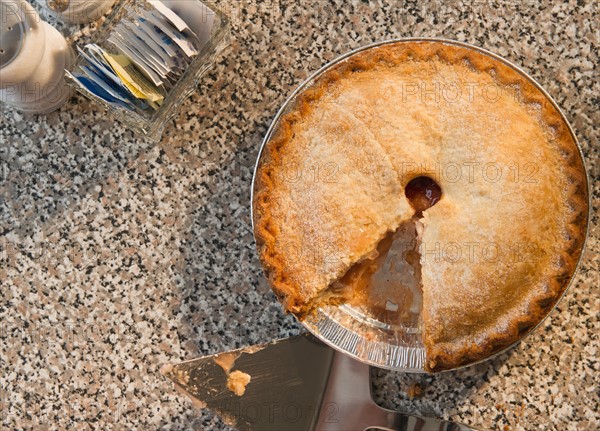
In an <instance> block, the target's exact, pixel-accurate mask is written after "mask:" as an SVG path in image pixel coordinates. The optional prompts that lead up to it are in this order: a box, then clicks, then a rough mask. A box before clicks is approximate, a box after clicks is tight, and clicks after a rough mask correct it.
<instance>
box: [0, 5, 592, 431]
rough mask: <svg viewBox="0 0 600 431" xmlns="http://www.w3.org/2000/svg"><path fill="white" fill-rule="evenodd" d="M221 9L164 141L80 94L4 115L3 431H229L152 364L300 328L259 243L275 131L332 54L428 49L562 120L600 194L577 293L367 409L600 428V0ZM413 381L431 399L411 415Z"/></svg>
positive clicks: (386, 384)
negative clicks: (392, 44)
mask: <svg viewBox="0 0 600 431" xmlns="http://www.w3.org/2000/svg"><path fill="white" fill-rule="evenodd" d="M234 3H235V6H232V5H231V4H234ZM222 6H223V8H224V9H225V10H227V11H228V14H229V15H230V16H231V17H232V20H233V43H232V46H231V48H230V50H229V51H228V53H227V55H226V56H224V57H223V60H222V61H221V62H220V64H218V66H217V67H215V68H214V69H213V70H212V71H211V72H210V74H209V75H208V76H207V77H206V79H204V81H203V82H202V84H201V85H200V87H199V88H198V91H197V93H196V94H195V95H194V96H193V97H192V98H191V99H189V100H188V101H187V102H186V103H185V105H184V107H183V108H182V109H181V114H180V115H179V116H178V117H177V118H176V119H175V120H173V121H172V122H171V123H170V124H169V126H168V127H167V129H166V133H165V135H164V138H163V140H162V142H160V144H157V145H153V144H150V143H147V142H144V141H143V140H140V139H137V138H135V137H134V136H132V134H131V133H129V132H128V131H126V130H125V129H123V128H122V127H121V126H120V125H119V124H117V123H115V122H113V121H111V120H109V119H106V118H105V117H103V116H102V115H101V114H99V113H97V112H94V110H93V108H92V107H91V106H90V104H88V103H87V102H86V100H84V99H83V98H81V97H76V98H74V99H73V100H72V102H71V103H70V104H69V105H68V106H65V107H64V108H63V109H61V110H60V111H58V112H56V113H53V114H51V115H48V116H43V117H26V116H23V115H20V114H18V113H17V112H14V111H13V110H11V109H7V108H5V107H3V109H2V112H1V119H0V121H1V122H0V139H1V145H0V162H1V165H0V168H1V170H2V171H1V174H2V182H1V184H0V252H1V254H0V263H1V266H0V281H1V299H0V319H1V326H0V330H1V332H0V337H1V346H0V348H1V351H0V355H1V356H0V364H1V367H2V371H1V375H0V383H1V389H0V405H1V410H0V421H1V422H0V423H1V425H0V428H2V429H21V428H23V429H69V428H73V429H91V428H94V429H140V430H149V429H172V430H175V429H177V430H183V429H206V430H218V429H227V427H226V426H225V425H224V424H223V423H222V422H221V421H220V419H219V418H217V417H215V416H214V415H212V414H211V413H209V412H208V411H198V410H195V409H193V408H192V406H191V404H190V403H189V402H188V401H187V400H186V399H185V398H184V397H181V396H179V395H177V394H176V393H175V392H174V391H173V388H172V386H171V385H170V384H169V383H168V382H167V381H165V379H164V378H162V377H161V376H160V375H159V373H158V368H159V366H160V364H162V363H164V362H168V361H179V360H184V359H189V358H192V357H196V356H199V355H204V354H209V353H215V352H219V351H222V350H226V349H232V348H236V347H241V346H246V345H249V344H253V343H259V342H265V341H268V340H270V339H273V338H276V337H282V336H286V335H290V334H296V333H298V332H299V331H300V328H299V325H298V324H297V323H296V322H295V321H294V320H293V319H292V318H291V317H290V316H286V315H284V314H283V312H282V311H281V308H280V306H279V304H278V303H277V301H276V299H275V297H274V296H273V295H272V293H271V291H270V290H269V288H268V287H267V285H266V283H265V281H264V279H263V276H262V274H261V270H260V266H259V263H258V261H257V257H256V254H255V251H254V245H253V239H252V232H251V227H250V218H249V185H250V181H251V176H252V168H253V164H254V161H255V157H256V155H257V152H258V148H259V144H260V142H261V139H262V137H263V135H264V134H265V132H266V130H267V127H268V125H269V122H270V119H271V118H272V117H273V116H274V115H275V113H276V111H277V109H278V107H279V106H280V104H281V103H282V102H283V101H284V100H285V98H286V97H287V95H288V94H289V93H290V92H291V91H292V90H293V89H294V87H295V86H296V85H297V84H298V83H300V82H301V81H302V80H303V79H305V78H306V77H307V76H308V75H309V74H310V73H311V72H313V71H315V70H316V69H318V68H319V67H320V66H321V65H323V64H324V63H325V62H327V61H329V60H331V59H333V58H335V57H336V56H338V55H339V54H342V53H344V52H346V51H348V50H350V49H353V48H356V47H359V46H362V45H365V44H368V43H370V42H372V41H379V40H382V39H388V38H393V37H405V36H437V37H447V38H452V39H457V40H461V41H466V42H469V43H473V44H476V45H479V46H481V47H484V48H487V49H489V50H491V51H494V52H496V53H498V54H500V55H502V56H504V57H506V58H508V59H509V60H511V61H513V62H515V63H516V64H518V65H520V66H522V67H523V68H524V69H525V70H526V71H527V72H529V73H530V74H531V75H532V76H533V77H534V78H535V79H537V80H538V81H539V82H540V83H541V84H542V85H543V86H544V87H545V88H546V89H547V90H548V92H549V93H550V94H551V95H552V96H553V97H554V98H555V99H556V100H557V102H558V103H559V105H560V106H562V108H563V109H564V111H565V113H566V115H567V117H568V118H569V119H570V121H571V122H572V125H573V127H574V129H575V132H576V134H577V136H578V138H579V140H580V142H581V145H582V147H583V149H584V153H585V155H586V158H587V164H588V168H589V170H590V173H591V177H592V178H593V179H595V180H593V181H592V183H593V192H594V197H595V201H594V203H595V207H594V211H593V214H594V215H593V220H592V234H591V238H590V240H589V242H588V247H587V251H586V253H585V256H584V259H583V265H582V267H581V270H580V271H579V273H578V275H577V277H576V280H575V283H574V285H573V286H572V288H571V290H570V291H569V293H568V294H567V295H566V297H565V298H564V300H563V302H562V303H561V304H560V306H559V307H558V309H556V310H555V311H554V312H552V314H551V316H550V318H549V319H548V320H547V321H546V322H545V324H544V325H543V327H540V328H539V329H538V330H537V331H536V332H535V334H534V335H532V336H531V337H530V338H528V339H527V340H526V341H525V342H522V343H521V344H520V345H518V346H517V347H515V348H513V349H512V350H510V351H509V352H508V353H506V354H503V355H501V356H500V357H498V358H496V359H494V360H492V361H489V362H486V363H483V364H480V365H477V366H474V367H471V368H467V369H464V370H461V371H456V372H450V373H444V374H440V375H435V376H425V375H423V376H419V375H405V374H401V373H394V372H387V371H376V372H375V376H374V380H375V391H374V392H375V396H376V399H377V401H378V402H379V403H380V404H382V405H383V406H386V407H389V408H394V409H402V410H405V411H409V412H415V413H422V414H426V415H431V416H436V417H441V418H450V419H454V420H459V421H462V422H465V423H467V424H473V425H476V426H479V427H481V428H485V429H499V430H504V429H515V430H534V429H539V430H550V429H556V430H561V431H562V430H577V431H585V430H590V431H591V430H597V429H600V413H599V412H600V405H599V390H600V389H599V374H598V373H599V368H600V363H599V359H598V355H599V352H598V347H599V342H598V337H599V327H600V324H599V319H598V317H599V316H598V314H599V309H600V300H599V297H598V287H599V286H600V282H599V273H598V266H599V261H600V257H599V234H600V232H599V230H598V227H597V226H598V198H599V193H600V184H599V183H598V177H599V175H600V167H599V164H598V151H599V148H598V143H599V138H600V136H599V135H600V133H599V130H598V127H597V126H598V124H599V123H600V114H599V112H600V109H599V100H598V94H600V85H599V82H600V77H599V76H598V73H597V71H595V67H597V65H598V63H599V58H598V49H599V41H598V34H599V28H598V27H599V25H598V14H599V13H600V10H598V9H599V8H598V3H597V2H593V1H579V2H576V1H571V2H568V3H565V4H560V5H559V4H557V5H554V4H553V3H552V2H542V3H538V2H536V1H526V2H520V1H518V2H517V1H514V2H502V1H501V2H487V1H477V2H470V1H469V2H455V1H451V2H444V3H443V4H442V3H441V2H413V1H403V2H402V1H399V2H379V1H377V2H360V1H345V0H336V1H333V2H325V1H322V2H310V1H302V2H288V1H283V0H268V1H264V2H262V1H261V2H256V1H253V2H250V1H249V0H242V1H241V2H239V3H238V2H223V3H222ZM413 383H419V384H420V386H421V387H422V388H423V394H422V396H421V397H420V398H415V399H412V400H411V399H410V398H409V396H408V394H407V390H408V388H409V386H410V385H411V384H413Z"/></svg>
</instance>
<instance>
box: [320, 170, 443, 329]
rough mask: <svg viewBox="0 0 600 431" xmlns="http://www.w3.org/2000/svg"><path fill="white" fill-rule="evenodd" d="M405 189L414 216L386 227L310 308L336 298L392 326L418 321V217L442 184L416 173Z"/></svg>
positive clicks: (433, 200) (436, 197)
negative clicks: (373, 244) (371, 247)
mask: <svg viewBox="0 0 600 431" xmlns="http://www.w3.org/2000/svg"><path fill="white" fill-rule="evenodd" d="M405 194H406V197H407V198H408V200H409V201H410V203H411V205H412V207H413V208H414V210H415V213H414V216H413V217H412V218H410V219H409V220H406V221H403V222H401V223H400V225H399V226H398V228H397V229H396V230H393V231H389V232H387V233H386V234H385V236H384V237H383V238H382V239H381V240H380V241H379V242H378V243H377V246H376V248H375V249H374V250H373V251H372V253H370V254H369V255H367V256H366V257H365V258H364V259H362V260H360V261H359V262H356V263H355V264H354V265H352V266H351V267H350V268H349V269H348V271H347V272H346V273H345V274H344V275H343V276H341V277H340V278H339V279H337V280H335V281H334V282H333V283H331V284H330V285H329V287H328V288H327V289H326V290H324V291H323V292H322V293H321V294H320V295H319V296H318V297H317V298H315V300H314V301H313V303H312V305H311V308H313V309H314V308H317V307H319V306H320V305H326V304H331V303H332V302H340V303H347V304H350V305H354V306H357V307H361V308H363V309H365V311H366V312H367V313H368V314H369V316H370V317H372V318H375V319H377V320H379V321H381V322H385V323H387V324H390V325H394V326H400V327H412V326H414V325H415V323H416V322H418V321H419V316H420V315H421V307H422V292H421V262H420V260H421V254H420V252H419V246H420V241H421V233H422V230H423V225H422V224H421V222H420V221H419V219H421V218H422V217H423V212H424V211H426V210H427V209H428V208H431V207H432V206H434V205H435V204H436V203H437V202H438V201H439V200H440V198H441V197H442V190H441V188H440V186H439V185H438V184H437V183H436V182H435V180H433V179H432V178H429V177H427V176H419V177H416V178H413V179H412V180H411V181H409V182H408V184H407V185H406V189H405Z"/></svg>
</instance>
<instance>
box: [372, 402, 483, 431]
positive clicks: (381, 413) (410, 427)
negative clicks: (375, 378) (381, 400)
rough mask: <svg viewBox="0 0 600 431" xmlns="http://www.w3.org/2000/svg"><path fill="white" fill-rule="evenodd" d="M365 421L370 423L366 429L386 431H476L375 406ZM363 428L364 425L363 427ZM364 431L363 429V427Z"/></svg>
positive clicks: (451, 423)
mask: <svg viewBox="0 0 600 431" xmlns="http://www.w3.org/2000/svg"><path fill="white" fill-rule="evenodd" d="M365 423H369V424H370V425H368V426H366V427H365V428H363V429H364V430H385V431H475V430H476V429H475V428H471V427H468V426H466V425H462V424H459V423H455V422H448V421H444V420H440V419H433V418H426V417H420V416H412V415H408V414H404V413H399V412H395V411H391V410H386V409H383V408H381V407H379V406H375V407H374V408H373V410H372V411H371V412H368V413H367V417H365ZM361 428H362V427H361ZM361 431H362V429H361Z"/></svg>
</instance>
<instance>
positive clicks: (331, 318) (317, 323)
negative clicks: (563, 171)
mask: <svg viewBox="0 0 600 431" xmlns="http://www.w3.org/2000/svg"><path fill="white" fill-rule="evenodd" d="M404 42H435V43H440V44H444V45H453V46H458V47H462V48H466V49H469V50H472V51H475V52H478V53H481V54H484V55H486V56H488V57H490V58H492V59H493V60H496V61H499V62H502V63H504V64H505V65H507V66H508V67H510V68H511V69H513V70H514V71H515V72H517V73H518V74H519V75H521V76H523V77H524V78H525V79H527V80H528V81H529V82H530V83H531V84H533V85H534V86H535V87H536V88H537V89H538V90H539V91H540V93H541V94H542V95H544V97H545V98H546V99H547V101H548V102H549V103H550V104H551V105H552V106H553V107H554V108H555V109H556V112H558V113H560V115H561V117H562V119H563V121H564V123H565V124H566V126H567V127H568V129H569V132H570V134H571V136H572V137H573V140H574V142H575V143H576V146H577V148H578V153H579V158H580V161H581V164H582V167H583V169H584V171H585V172H586V176H585V181H586V187H585V188H586V192H587V201H586V203H587V205H588V214H587V223H586V226H585V232H584V241H583V244H582V251H581V254H580V256H579V259H578V261H577V265H576V267H575V270H574V271H573V274H571V278H570V280H569V283H568V284H567V287H566V288H565V290H564V292H563V294H562V295H561V297H560V298H559V299H558V300H557V301H556V303H555V304H554V306H553V308H552V310H554V308H556V306H557V305H558V304H559V303H560V301H561V300H562V298H564V295H565V294H566V292H567V291H568V290H569V288H570V287H571V285H572V284H573V280H574V278H575V274H576V273H577V271H578V270H579V267H580V265H581V259H582V256H583V250H584V249H585V243H586V242H587V236H588V232H589V223H590V215H591V214H590V211H591V205H590V202H589V199H590V195H591V194H590V189H589V184H590V181H589V178H588V176H587V169H586V167H585V162H584V157H583V153H582V151H581V146H580V145H579V142H578V141H577V137H576V136H575V133H574V132H573V129H572V127H571V125H570V124H569V122H568V121H567V118H566V117H565V115H564V113H563V112H562V110H561V109H560V107H559V106H558V105H557V104H556V102H555V101H554V100H553V99H552V97H551V96H550V95H549V94H548V93H547V92H546V91H545V90H544V89H543V88H542V86H541V85H540V84H539V83H537V82H536V81H535V80H534V79H533V78H532V77H531V76H529V75H528V74H527V73H526V72H524V71H523V70H522V69H520V68H519V67H518V66H516V65H514V64H512V63H511V62H509V61H508V60H506V59H504V58H502V57H500V56H498V55H496V54H494V53H492V52H490V51H487V50H485V49H482V48H479V47H477V46H473V45H470V44H466V43H463V42H457V41H453V40H449V39H441V38H403V39H390V40H386V41H382V42H377V43H373V44H370V45H367V46H364V47H361V48H358V49H356V50H353V51H350V52H347V53H346V54H343V55H341V56H340V57H338V58H336V59H335V60H333V61H331V62H330V63H328V64H326V65H325V66H323V67H322V68H321V69H319V70H317V71H316V72H315V73H314V74H312V75H311V76H310V77H309V78H308V79H306V80H305V81H304V82H303V83H302V84H300V85H299V86H298V87H297V88H296V89H295V90H294V92H293V93H292V94H291V95H290V96H289V97H288V99H287V100H286V101H285V102H284V104H283V105H282V107H281V108H280V110H279V111H278V113H277V114H276V115H275V118H274V119H273V121H272V123H271V126H270V127H269V129H268V131H267V133H266V135H265V138H264V140H263V142H262V144H261V147H260V150H259V154H258V157H257V161H256V165H255V169H254V176H253V181H252V189H251V216H252V225H253V229H254V193H255V191H256V187H257V172H258V170H259V168H260V166H261V163H262V162H263V160H264V159H265V157H263V155H264V154H265V152H264V149H265V147H266V146H267V145H268V143H269V142H270V140H271V138H272V137H273V135H274V133H275V132H276V131H277V129H278V126H279V123H280V120H281V118H282V117H283V116H284V115H285V114H287V113H288V112H289V111H290V110H291V109H293V108H294V106H295V102H296V99H297V97H298V96H299V95H300V94H302V93H303V92H304V91H305V90H307V89H310V88H311V86H312V85H313V84H314V83H315V81H316V80H317V79H318V78H320V77H321V76H322V75H323V74H325V73H326V72H328V71H329V70H330V69H332V68H334V67H335V66H337V65H338V64H340V63H342V62H344V61H345V60H347V59H349V58H350V57H352V56H354V55H355V54H357V53H360V52H363V51H366V50H369V49H373V48H377V47H380V46H383V45H388V44H397V43H404ZM255 242H256V232H255ZM552 310H550V311H549V312H548V313H547V314H546V316H544V318H543V319H541V320H540V321H539V322H538V323H537V325H535V326H534V327H532V328H531V329H529V330H528V331H527V332H526V333H524V334H522V336H521V337H520V338H519V339H517V340H516V341H515V342H513V343H512V344H510V345H508V346H506V347H505V348H503V349H501V350H500V351H498V352H495V353H493V354H492V355H490V356H488V357H486V358H484V359H481V360H479V361H474V362H471V363H468V364H465V365H462V366H460V367H457V368H453V369H452V370H456V369H460V368H465V367H469V366H472V365H475V364H478V363H481V362H484V361H487V360H489V359H492V358H494V357H497V356H499V355H501V354H502V353H504V352H506V351H507V350H510V349H511V348H513V347H514V346H515V345H516V344H518V343H519V342H520V341H522V340H523V339H524V338H525V337H527V336H528V335H529V334H531V333H532V332H533V331H535V329H536V328H538V327H539V326H540V325H541V324H542V323H543V322H544V320H546V318H547V317H548V315H549V314H550V312H551V311H552ZM300 323H301V324H302V325H303V326H304V327H305V328H306V329H308V330H309V331H310V332H311V333H312V334H313V335H314V336H315V337H317V338H318V339H320V340H321V341H323V342H324V343H326V344H327V345H329V346H331V347H333V348H334V349H336V350H338V351H340V352H342V353H344V354H346V355H348V356H350V357H352V358H354V359H356V360H358V361H360V362H363V363H366V364H369V365H372V366H375V367H378V368H384V369H389V370H395V371H403V372H408V373H426V372H427V371H425V359H426V356H425V347H424V346H423V343H422V340H421V331H420V322H412V323H413V324H412V325H408V326H404V327H402V328H399V327H397V326H396V327H391V326H390V325H389V324H387V323H386V322H382V321H379V320H377V319H374V318H373V317H372V316H369V315H367V314H365V313H363V312H362V311H361V310H359V309H356V308H354V307H352V306H349V305H341V306H324V307H320V308H318V309H317V310H316V312H315V313H313V314H312V315H309V316H308V317H306V318H305V319H304V320H301V321H300ZM445 371H451V370H445Z"/></svg>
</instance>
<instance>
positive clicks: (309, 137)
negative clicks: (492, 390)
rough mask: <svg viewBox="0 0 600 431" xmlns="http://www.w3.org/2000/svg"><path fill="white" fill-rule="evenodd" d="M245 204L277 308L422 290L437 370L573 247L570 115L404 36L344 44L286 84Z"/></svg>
mask: <svg viewBox="0 0 600 431" xmlns="http://www.w3.org/2000/svg"><path fill="white" fill-rule="evenodd" d="M253 205H254V216H255V230H256V236H257V240H258V244H259V251H260V256H261V259H262V262H263V264H264V266H265V268H266V272H267V275H268V277H269V280H270V283H271V286H272V288H273V290H274V292H275V293H276V294H277V295H278V297H279V298H280V300H281V301H282V302H283V304H284V306H285V308H286V309H287V310H288V311H290V312H292V313H294V314H295V315H296V316H297V317H298V318H300V319H303V318H305V317H306V316H307V315H308V314H309V313H311V312H312V311H314V310H315V309H316V308H318V307H321V306H324V305H331V304H334V305H335V304H342V303H350V304H363V305H364V304H370V305H372V306H375V308H377V309H378V310H379V311H380V312H382V313H387V314H388V315H389V314H390V313H391V314H397V315H402V314H403V313H404V314H406V313H407V312H408V310H407V308H408V307H409V305H407V304H412V307H413V308H414V306H415V304H418V306H419V308H420V310H417V312H418V313H420V315H421V319H422V333H423V343H424V345H425V350H426V369H427V370H428V371H439V370H444V369H450V368H455V367H458V366H460V365H464V364H468V363H472V362H474V361H477V360H481V359H484V358H486V357H488V356H489V355H491V354H493V353H494V352H496V351H498V350H500V349H502V348H503V347H505V346H507V345H509V344H511V343H513V342H514V341H516V340H518V339H519V338H520V337H521V336H522V335H523V333H524V332H526V331H528V330H530V329H531V328H532V327H533V326H535V325H536V324H537V323H539V321H541V319H542V318H543V317H544V316H545V315H546V314H547V313H548V312H549V311H550V310H551V309H552V307H553V306H554V305H555V303H556V302H557V301H558V299H559V298H560V297H561V295H562V293H563V292H564V290H565V289H566V287H567V285H568V283H569V281H570V278H571V277H572V275H573V272H574V270H575V267H576V265H577V262H578V260H579V257H580V255H581V252H582V247H583V241H584V237H585V229H586V225H587V214H588V195H587V183H586V176H585V171H584V167H583V164H582V161H581V157H580V154H579V152H578V148H577V145H576V143H575V141H574V138H573V136H572V134H571V133H570V130H569V127H568V126H567V124H565V122H564V120H563V117H562V115H561V114H560V113H559V112H558V111H557V109H556V108H555V107H554V105H553V104H552V103H551V102H550V101H549V100H548V98H547V97H546V96H545V95H544V94H543V93H542V92H541V91H540V90H539V89H538V88H537V87H536V86H535V85H533V84H532V83H531V82H530V81H529V80H528V79H527V78H526V77H525V76H523V75H521V74H520V73H518V72H516V71H515V70H514V69H513V68H511V67H509V66H507V65H506V64H505V63H503V62H502V61H500V60H497V59H495V58H493V57H492V56H489V55H486V54H484V53H481V52H479V51H476V50H473V49H469V48H465V47H462V46H459V45H453V44H449V43H442V42H414V41H406V42H397V43H391V44H386V45H381V46H378V47H375V48H370V49H368V50H364V51H361V52H359V53H357V54H355V55H353V56H351V57H349V58H348V59H347V60H345V61H343V62H342V63H339V64H337V65H336V66H334V67H332V68H330V69H328V70H327V71H326V72H325V73H324V74H322V75H320V77H319V78H318V79H317V80H316V81H315V82H314V84H312V85H311V87H310V88H309V89H307V90H305V91H303V92H302V93H301V94H300V95H299V96H298V97H297V99H296V101H295V103H294V104H293V106H292V108H291V109H290V110H289V111H288V112H287V113H285V114H284V115H283V116H282V118H281V119H280V121H279V124H278V127H277V129H276V131H275V133H274V134H273V135H272V139H270V141H269V142H268V143H267V145H266V147H265V150H264V152H263V155H262V159H261V164H260V166H259V169H258V171H257V178H256V184H255V198H254V203H253ZM399 238H403V240H402V245H403V247H399V246H398V245H397V244H398V243H399V241H400V239H399ZM407 238H408V240H407ZM395 244H396V245H395ZM385 268H387V269H385ZM384 269H385V271H384ZM386 271H395V273H397V274H400V277H396V278H395V281H394V282H391V281H390V279H388V278H386V276H385V274H387V273H389V272H386ZM398 280H400V281H398ZM398 283H399V284H398ZM407 286H408V287H407ZM407 289H408V290H407ZM400 291H402V292H404V293H403V294H402V295H404V296H406V292H407V291H409V292H413V293H414V295H421V296H422V298H421V299H419V301H417V302H415V301H414V300H413V301H412V302H411V301H405V299H406V298H404V297H403V298H404V299H403V298H397V297H395V296H397V292H400ZM417 291H418V292H417ZM413 293H411V295H413ZM412 311H413V312H414V311H415V310H412ZM388 317H389V316H388Z"/></svg>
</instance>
